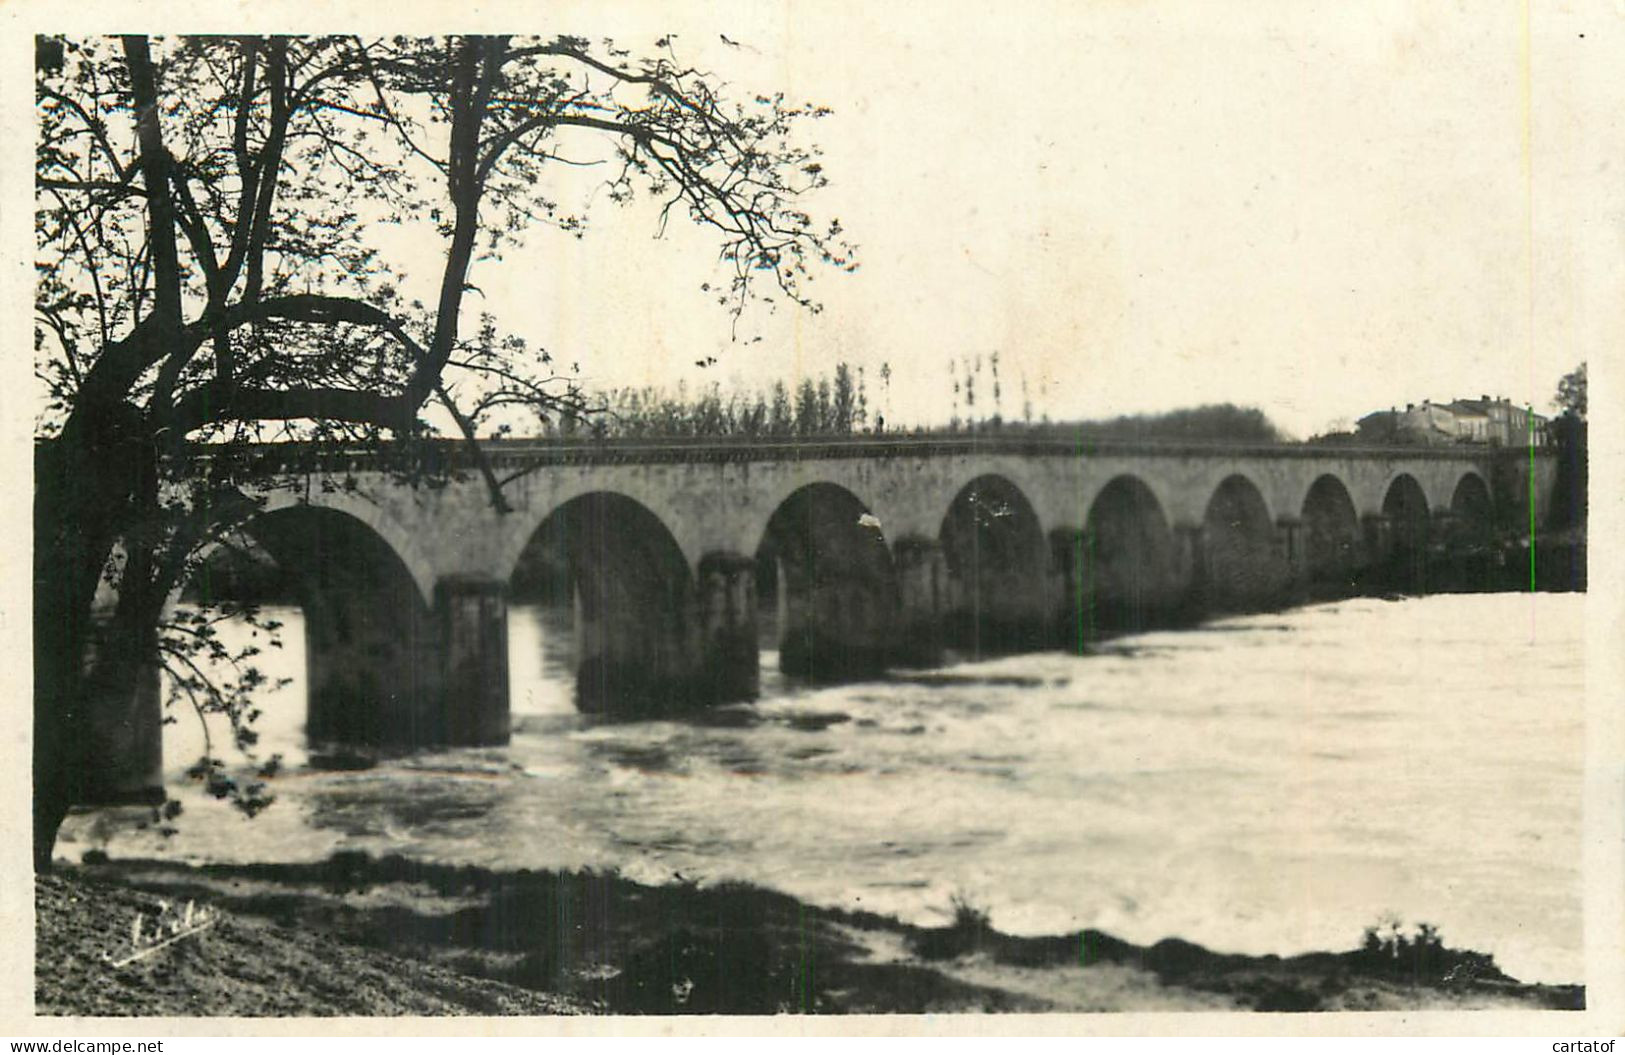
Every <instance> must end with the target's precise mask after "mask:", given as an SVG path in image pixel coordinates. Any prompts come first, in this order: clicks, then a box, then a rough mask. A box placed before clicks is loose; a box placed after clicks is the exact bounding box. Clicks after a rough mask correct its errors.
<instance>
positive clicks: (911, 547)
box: [892, 536, 948, 667]
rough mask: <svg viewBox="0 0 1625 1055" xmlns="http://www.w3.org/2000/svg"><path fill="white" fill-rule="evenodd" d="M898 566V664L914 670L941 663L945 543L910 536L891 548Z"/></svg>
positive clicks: (945, 605)
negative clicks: (943, 545) (943, 547)
mask: <svg viewBox="0 0 1625 1055" xmlns="http://www.w3.org/2000/svg"><path fill="white" fill-rule="evenodd" d="M892 552H893V557H894V559H895V560H896V562H897V589H898V601H899V604H898V609H899V611H898V631H897V632H898V642H897V657H898V660H899V661H900V662H901V663H903V664H905V665H907V666H911V667H930V666H935V665H936V664H938V663H941V662H942V648H943V645H942V636H943V635H942V631H943V619H944V617H945V615H946V613H947V610H948V560H947V557H946V556H945V555H944V554H943V550H942V543H940V542H938V541H937V540H935V539H928V538H921V537H919V536H910V537H908V538H902V539H898V540H897V542H896V544H895V545H894V546H893V547H892Z"/></svg>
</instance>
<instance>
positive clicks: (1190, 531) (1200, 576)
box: [1173, 524, 1207, 607]
mask: <svg viewBox="0 0 1625 1055" xmlns="http://www.w3.org/2000/svg"><path fill="white" fill-rule="evenodd" d="M1173 533H1174V582H1175V583H1177V584H1178V592H1179V594H1180V595H1181V596H1183V597H1184V598H1185V604H1186V606H1187V607H1189V606H1193V605H1194V606H1197V607H1200V605H1201V593H1202V584H1203V582H1204V580H1205V579H1206V577H1207V536H1206V531H1205V529H1204V528H1203V526H1202V525H1201V524H1175V525H1174V526H1173Z"/></svg>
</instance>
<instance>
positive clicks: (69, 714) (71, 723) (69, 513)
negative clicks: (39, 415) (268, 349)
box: [33, 408, 145, 871]
mask: <svg viewBox="0 0 1625 1055" xmlns="http://www.w3.org/2000/svg"><path fill="white" fill-rule="evenodd" d="M125 409H128V408H125ZM121 419H122V420H121ZM132 424H133V422H132V420H131V418H130V416H129V415H127V414H126V415H108V416H107V417H105V418H102V419H100V420H98V421H96V422H94V424H92V425H91V426H88V427H76V425H77V423H70V427H69V428H67V429H64V432H63V436H62V437H61V438H59V439H56V440H52V441H48V442H46V443H42V444H40V445H39V446H38V447H37V448H36V452H35V491H34V567H33V571H34V752H33V755H34V757H33V765H34V818H33V819H34V838H33V853H34V867H35V869H36V870H40V871H43V870H48V869H49V868H50V863H51V852H52V848H53V847H54V845H55V842H56V833H57V829H58V827H59V826H60V825H61V823H62V820H63V818H64V817H65V816H66V815H67V811H68V807H69V806H71V805H73V804H74V802H75V801H77V800H78V799H80V798H81V797H82V793H83V786H84V778H85V775H86V774H85V765H84V763H85V760H84V759H83V757H82V756H81V752H80V747H81V743H82V740H83V735H82V734H83V730H84V718H85V715H84V706H85V702H86V701H87V700H89V699H91V698H93V697H91V696H90V695H89V694H88V689H89V685H88V681H89V677H88V674H89V672H88V671H87V669H86V667H87V661H88V659H89V656H90V649H91V644H92V642H93V640H94V638H95V627H94V614H93V609H94V606H95V600H96V589H97V585H98V583H99V582H100V580H101V576H102V573H103V570H104V569H105V568H106V567H107V563H108V559H109V556H110V555H111V553H112V551H113V547H114V544H115V543H116V541H117V540H118V538H119V537H120V535H121V534H123V529H124V528H125V527H126V526H127V525H128V523H129V516H130V510H131V506H132V503H131V498H132V496H133V495H134V494H135V493H136V492H137V490H138V487H139V483H140V480H141V479H142V477H143V476H144V475H145V474H143V473H142V471H141V462H142V460H143V459H142V457H141V454H142V445H141V444H140V442H139V439H138V437H139V432H137V431H136V430H134V429H132V428H130V426H131V425H132ZM131 614H132V615H133V612H132V613H131ZM113 651H114V652H117V651H119V650H117V649H115V650H113ZM109 655H111V653H109Z"/></svg>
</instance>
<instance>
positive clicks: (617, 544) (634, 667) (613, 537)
mask: <svg viewBox="0 0 1625 1055" xmlns="http://www.w3.org/2000/svg"><path fill="white" fill-rule="evenodd" d="M508 583H509V590H510V595H511V597H512V599H513V600H515V601H518V602H519V603H539V604H544V605H552V606H555V607H561V608H562V607H568V608H569V609H570V611H571V618H572V628H573V633H572V640H571V641H570V643H569V645H568V649H569V655H570V659H571V661H572V663H573V665H574V667H575V671H576V705H577V707H579V708H580V709H581V710H583V711H587V712H591V713H605V714H614V715H632V716H644V715H650V714H659V713H664V712H667V711H674V710H679V709H683V708H686V707H687V706H689V705H690V703H691V701H690V700H689V699H688V698H687V697H688V690H689V689H690V688H691V686H690V682H691V681H692V676H693V669H692V667H693V662H692V651H691V649H690V648H689V647H688V646H689V630H690V621H691V614H692V613H691V607H692V605H691V602H692V599H693V592H694V591H693V587H694V581H693V576H692V574H691V572H690V569H689V565H688V561H687V559H686V558H685V557H684V555H683V551H682V549H681V547H679V546H678V544H677V540H676V539H675V538H674V537H673V535H672V533H671V532H670V531H669V530H668V529H667V527H666V525H665V524H664V522H662V520H661V519H660V517H658V516H657V515H655V513H654V512H652V511H651V510H650V509H649V508H648V507H647V506H645V505H643V504H642V503H641V502H638V501H637V500H635V499H632V498H629V497H627V496H626V495H623V494H619V493H617V492H613V491H589V492H586V493H584V494H578V495H576V496H574V497H572V498H570V499H568V500H566V501H564V502H562V503H560V504H559V505H557V506H555V507H554V508H553V509H552V510H551V511H550V512H549V513H548V515H547V516H546V517H545V518H544V519H543V520H542V521H541V523H539V524H538V525H537V526H536V527H535V529H534V530H533V531H532V532H531V535H530V538H529V539H528V540H527V541H526V543H525V546H524V548H523V549H522V550H521V551H520V552H519V555H518V557H517V558H516V559H515V562H514V565H513V568H512V571H511V572H510V574H509V576H508ZM555 647H559V648H561V650H562V649H563V648H564V647H565V646H564V643H563V642H558V643H555Z"/></svg>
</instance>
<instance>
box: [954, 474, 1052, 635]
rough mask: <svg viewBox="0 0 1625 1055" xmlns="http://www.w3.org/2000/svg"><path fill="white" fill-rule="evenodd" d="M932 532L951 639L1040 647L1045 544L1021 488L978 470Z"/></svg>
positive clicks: (1045, 613) (1046, 614)
mask: <svg viewBox="0 0 1625 1055" xmlns="http://www.w3.org/2000/svg"><path fill="white" fill-rule="evenodd" d="M937 539H938V541H939V542H940V543H941V545H942V552H943V559H944V561H945V563H946V565H947V570H948V582H949V597H950V603H949V610H948V636H949V640H950V641H951V642H953V643H954V644H956V645H958V646H960V647H963V648H967V649H969V650H970V651H971V653H972V654H973V655H981V654H982V653H984V652H985V651H999V650H1005V649H1011V648H1022V647H1027V648H1038V647H1041V646H1042V644H1043V642H1044V640H1045V637H1046V635H1047V632H1048V623H1049V620H1050V618H1051V613H1052V612H1053V611H1054V607H1053V605H1051V604H1049V603H1048V597H1049V593H1050V588H1049V587H1050V576H1049V570H1050V554H1049V544H1048V543H1047V542H1046V541H1045V539H1044V529H1043V527H1042V526H1041V525H1040V523H1039V520H1038V514H1037V513H1036V512H1035V511H1034V509H1033V505H1032V503H1031V502H1030V501H1028V499H1027V496H1026V494H1024V493H1023V492H1022V490H1021V488H1019V487H1017V486H1016V485H1015V484H1014V483H1012V482H1011V481H1010V480H1009V478H1008V477H1005V476H1002V475H1000V474H997V473H984V474H982V475H980V476H977V477H976V478H975V479H973V480H971V481H970V482H969V483H967V484H965V485H964V486H963V487H961V488H960V489H959V493H958V494H956V495H955V496H954V499H953V501H952V502H950V503H949V505H948V510H947V512H945V513H944V514H943V516H942V525H941V527H940V528H939V529H938V532H937Z"/></svg>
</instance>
